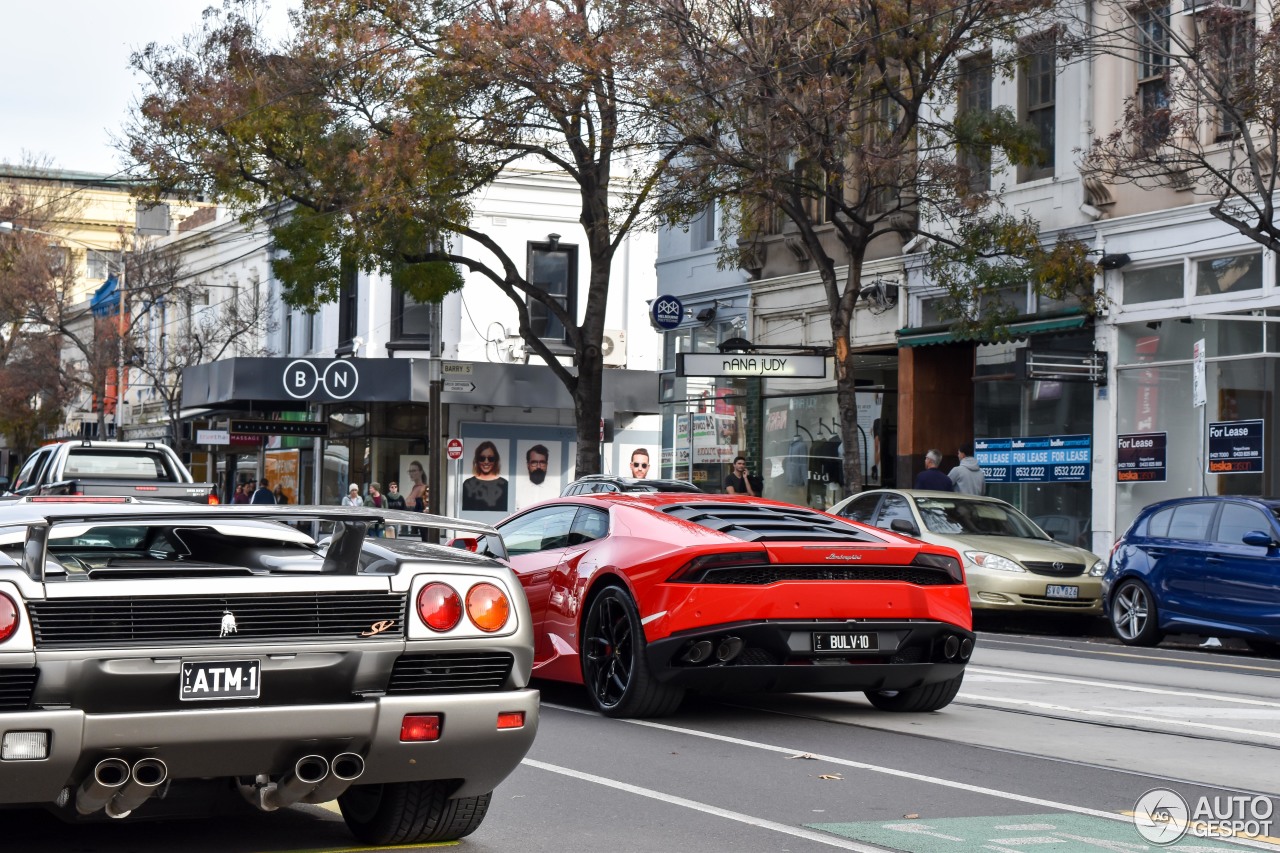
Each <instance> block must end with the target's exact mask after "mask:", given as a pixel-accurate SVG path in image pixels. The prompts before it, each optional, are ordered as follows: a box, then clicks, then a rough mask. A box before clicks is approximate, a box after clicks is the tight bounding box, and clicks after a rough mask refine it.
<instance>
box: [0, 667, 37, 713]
mask: <svg viewBox="0 0 1280 853" xmlns="http://www.w3.org/2000/svg"><path fill="white" fill-rule="evenodd" d="M39 674H40V671H39V670H37V669H0V711H25V710H27V709H28V708H30V707H31V694H32V693H34V692H35V689H36V677H37V676H38V675H39Z"/></svg>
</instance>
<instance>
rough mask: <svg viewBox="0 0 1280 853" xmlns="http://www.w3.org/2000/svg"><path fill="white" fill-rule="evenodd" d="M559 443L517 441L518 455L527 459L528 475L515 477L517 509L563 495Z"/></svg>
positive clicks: (525, 461)
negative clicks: (561, 490) (561, 491)
mask: <svg viewBox="0 0 1280 853" xmlns="http://www.w3.org/2000/svg"><path fill="white" fill-rule="evenodd" d="M559 451H560V442H558V441H553V442H549V443H547V442H538V441H517V442H516V455H517V457H522V458H523V459H524V468H525V475H524V476H523V477H521V476H518V475H517V476H514V477H513V479H514V480H515V484H516V509H517V510H521V509H524V508H525V507H527V506H533V505H534V504H536V503H538V502H539V501H545V500H550V499H551V498H555V497H559V496H560V453H559Z"/></svg>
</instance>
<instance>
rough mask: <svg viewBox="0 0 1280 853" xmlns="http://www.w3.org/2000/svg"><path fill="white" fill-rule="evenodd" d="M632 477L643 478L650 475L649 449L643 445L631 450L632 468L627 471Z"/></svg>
mask: <svg viewBox="0 0 1280 853" xmlns="http://www.w3.org/2000/svg"><path fill="white" fill-rule="evenodd" d="M627 473H628V474H630V475H631V476H632V477H635V478H637V479H640V480H643V479H645V478H647V477H648V476H649V451H648V450H646V449H645V448H643V447H637V448H636V449H635V450H633V451H631V470H629V471H628V472H627Z"/></svg>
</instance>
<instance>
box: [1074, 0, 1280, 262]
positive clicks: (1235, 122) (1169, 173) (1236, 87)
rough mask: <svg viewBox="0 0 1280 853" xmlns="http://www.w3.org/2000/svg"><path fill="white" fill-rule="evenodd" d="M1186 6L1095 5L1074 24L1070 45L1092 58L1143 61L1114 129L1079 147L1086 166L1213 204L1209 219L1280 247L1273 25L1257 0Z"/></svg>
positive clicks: (1279, 42)
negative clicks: (1262, 20) (1097, 10)
mask: <svg viewBox="0 0 1280 853" xmlns="http://www.w3.org/2000/svg"><path fill="white" fill-rule="evenodd" d="M1180 6H1181V4H1179V7H1180ZM1189 8H1191V9H1192V10H1193V11H1194V14H1189V15H1182V14H1174V13H1173V11H1172V9H1171V4H1170V3H1169V2H1165V0H1137V2H1134V3H1125V4H1120V3H1116V4H1114V5H1112V6H1110V7H1108V6H1103V7H1102V9H1103V10H1104V14H1102V15H1100V17H1099V19H1098V20H1097V23H1096V25H1095V26H1094V27H1092V28H1088V27H1084V26H1078V27H1076V28H1074V29H1075V30H1076V31H1078V33H1079V35H1078V37H1077V40H1076V42H1075V43H1074V44H1073V45H1071V47H1072V48H1073V49H1074V50H1077V51H1078V52H1080V53H1081V54H1083V55H1084V56H1086V57H1087V58H1089V59H1092V60H1097V59H1099V58H1100V57H1107V56H1114V57H1118V58H1120V59H1122V60H1123V61H1125V62H1134V61H1136V62H1137V66H1138V84H1137V89H1136V91H1135V93H1134V94H1133V96H1132V97H1130V98H1128V99H1127V100H1126V102H1125V108H1124V114H1123V116H1122V118H1121V121H1120V123H1119V125H1118V126H1117V127H1116V129H1115V130H1114V131H1112V132H1111V133H1109V134H1107V135H1106V136H1103V137H1101V138H1099V139H1097V140H1096V141H1095V142H1094V144H1093V146H1092V147H1091V148H1090V149H1089V150H1088V151H1087V152H1085V154H1086V156H1085V160H1084V167H1085V169H1086V170H1089V171H1090V172H1092V173H1093V175H1094V176H1096V177H1097V178H1098V179H1100V180H1102V181H1103V182H1110V183H1115V184H1133V185H1137V186H1139V187H1143V188H1147V189H1153V188H1173V189H1179V190H1185V191H1187V192H1188V193H1189V194H1190V195H1191V196H1192V197H1198V198H1201V199H1206V200H1209V201H1211V204H1210V206H1209V213H1210V214H1211V215H1212V216H1214V217H1215V218H1217V219H1219V220H1221V221H1222V222H1224V223H1226V224H1227V225H1229V226H1231V227H1232V228H1234V229H1235V230H1237V231H1239V232H1240V233H1241V234H1243V235H1245V236H1246V237H1248V238H1249V239H1250V240H1254V241H1256V242H1258V243H1260V244H1261V245H1263V246H1266V247H1267V248H1269V249H1271V250H1272V251H1276V250H1280V221H1277V215H1276V190H1277V183H1276V182H1277V172H1280V161H1278V159H1277V158H1280V29H1277V28H1276V27H1275V26H1274V25H1273V26H1269V27H1267V28H1265V29H1261V30H1260V28H1259V25H1258V23H1259V18H1258V16H1259V15H1260V14H1265V13H1263V12H1261V11H1257V12H1255V11H1254V9H1253V7H1252V4H1247V5H1245V4H1237V3H1234V2H1230V0H1194V2H1190V3H1189ZM1266 8H1268V7H1267V6H1266V5H1265V4H1263V5H1261V6H1260V9H1266ZM1108 9H1109V12H1108V11H1106V10H1108Z"/></svg>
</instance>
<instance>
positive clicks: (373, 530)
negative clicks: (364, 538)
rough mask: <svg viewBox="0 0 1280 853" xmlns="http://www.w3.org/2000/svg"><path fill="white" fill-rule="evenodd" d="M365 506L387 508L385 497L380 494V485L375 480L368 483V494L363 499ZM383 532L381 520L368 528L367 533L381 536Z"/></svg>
mask: <svg viewBox="0 0 1280 853" xmlns="http://www.w3.org/2000/svg"><path fill="white" fill-rule="evenodd" d="M364 505H365V506H371V507H373V508H375V509H386V508H387V497H386V495H384V494H382V485H381V484H380V483H377V482H373V483H370V484H369V496H368V497H366V498H365V499H364ZM382 533H383V524H382V523H381V522H379V523H377V524H375V525H373V526H372V527H370V528H369V535H370V536H376V537H379V538H381V537H382Z"/></svg>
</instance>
